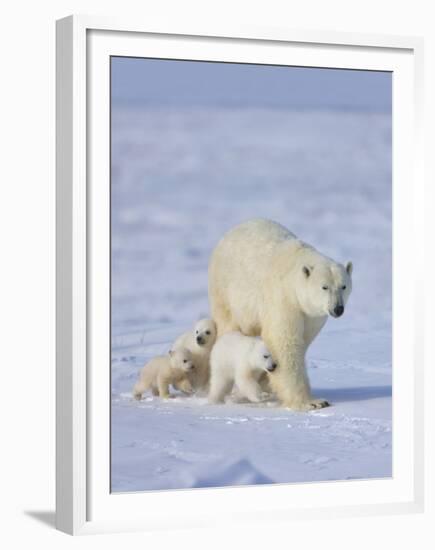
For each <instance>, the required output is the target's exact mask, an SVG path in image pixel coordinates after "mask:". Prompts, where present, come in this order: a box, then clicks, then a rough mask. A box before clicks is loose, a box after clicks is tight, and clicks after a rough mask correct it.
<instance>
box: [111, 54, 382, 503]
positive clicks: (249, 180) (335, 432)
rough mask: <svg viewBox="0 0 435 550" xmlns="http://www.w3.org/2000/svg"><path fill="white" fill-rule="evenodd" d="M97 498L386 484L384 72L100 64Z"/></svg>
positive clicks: (168, 62) (166, 62)
mask: <svg viewBox="0 0 435 550" xmlns="http://www.w3.org/2000/svg"><path fill="white" fill-rule="evenodd" d="M110 157H111V160H110V162H111V166H110V293H111V294H110V324H111V329H110V332H111V334H110V346H111V349H110V357H111V361H110V365H107V369H108V370H110V432H111V433H110V445H111V456H110V487H111V492H112V493H128V492H139V491H162V490H177V489H201V488H206V487H209V488H210V487H213V488H215V487H216V488H217V487H236V486H252V485H264V484H289V483H310V482H311V483H314V482H316V483H317V482H326V481H330V482H337V481H343V480H347V481H349V480H364V479H382V478H391V477H392V439H393V426H392V378H393V364H392V278H393V274H392V73H391V72H387V71H374V70H351V69H344V68H343V69H342V68H316V67H302V66H292V65H265V64H247V63H234V62H231V63H230V62H218V61H207V60H203V61H202V60H201V61H200V60H188V59H186V60H181V59H157V58H142V57H121V56H112V57H111V58H110Z"/></svg>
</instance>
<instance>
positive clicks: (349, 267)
mask: <svg viewBox="0 0 435 550" xmlns="http://www.w3.org/2000/svg"><path fill="white" fill-rule="evenodd" d="M346 271H347V274H348V275H352V271H353V263H352V262H347V264H346Z"/></svg>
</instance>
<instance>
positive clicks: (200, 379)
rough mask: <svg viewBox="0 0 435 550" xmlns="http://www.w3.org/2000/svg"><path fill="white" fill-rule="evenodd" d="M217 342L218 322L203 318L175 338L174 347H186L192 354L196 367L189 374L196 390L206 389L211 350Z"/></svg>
mask: <svg viewBox="0 0 435 550" xmlns="http://www.w3.org/2000/svg"><path fill="white" fill-rule="evenodd" d="M215 342H216V324H215V322H214V321H213V320H212V319H201V320H200V321H198V322H197V323H195V326H194V327H193V329H192V330H191V331H189V332H185V333H184V334H182V335H181V336H179V337H178V338H177V340H175V342H174V344H173V346H172V349H174V350H175V349H179V348H186V349H188V350H189V351H190V353H191V354H192V358H193V362H194V364H195V369H194V370H193V371H192V372H191V373H190V374H189V378H190V381H191V383H192V386H193V388H194V390H196V391H198V390H206V389H207V388H208V382H209V378H210V364H209V361H210V352H211V349H212V347H213V345H214V343H215Z"/></svg>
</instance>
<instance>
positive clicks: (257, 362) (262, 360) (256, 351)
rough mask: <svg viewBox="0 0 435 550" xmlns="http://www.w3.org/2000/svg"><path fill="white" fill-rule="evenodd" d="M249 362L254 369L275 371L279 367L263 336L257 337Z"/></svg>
mask: <svg viewBox="0 0 435 550" xmlns="http://www.w3.org/2000/svg"><path fill="white" fill-rule="evenodd" d="M249 364H250V366H251V367H252V368H253V369H258V370H263V371H266V372H273V371H274V370H275V369H276V367H277V364H276V363H275V361H274V360H273V357H272V355H271V353H270V351H269V350H268V349H267V347H266V344H265V343H264V342H263V340H262V339H261V338H255V342H254V345H253V346H252V349H251V352H250V356H249Z"/></svg>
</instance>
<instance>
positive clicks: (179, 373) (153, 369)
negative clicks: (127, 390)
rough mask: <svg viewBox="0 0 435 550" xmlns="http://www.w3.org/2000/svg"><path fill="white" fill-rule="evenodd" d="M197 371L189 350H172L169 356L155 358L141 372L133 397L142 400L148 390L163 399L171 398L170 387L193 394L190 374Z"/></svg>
mask: <svg viewBox="0 0 435 550" xmlns="http://www.w3.org/2000/svg"><path fill="white" fill-rule="evenodd" d="M194 369H195V364H194V362H193V357H192V354H191V353H190V351H189V350H188V349H185V348H179V349H177V350H171V351H170V352H169V353H168V355H160V356H158V357H154V358H153V359H151V361H149V362H148V363H147V364H146V365H145V366H144V367H143V368H142V370H141V372H140V375H139V380H138V381H137V383H136V384H135V386H134V388H133V397H134V398H135V399H141V397H142V394H143V393H144V391H146V390H151V392H152V394H153V395H160V397H162V398H163V399H167V398H168V397H170V394H169V385H170V384H171V385H172V386H174V387H177V389H179V390H181V391H183V392H185V393H191V392H192V385H191V383H190V381H189V378H188V373H190V372H191V371H193V370H194Z"/></svg>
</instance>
